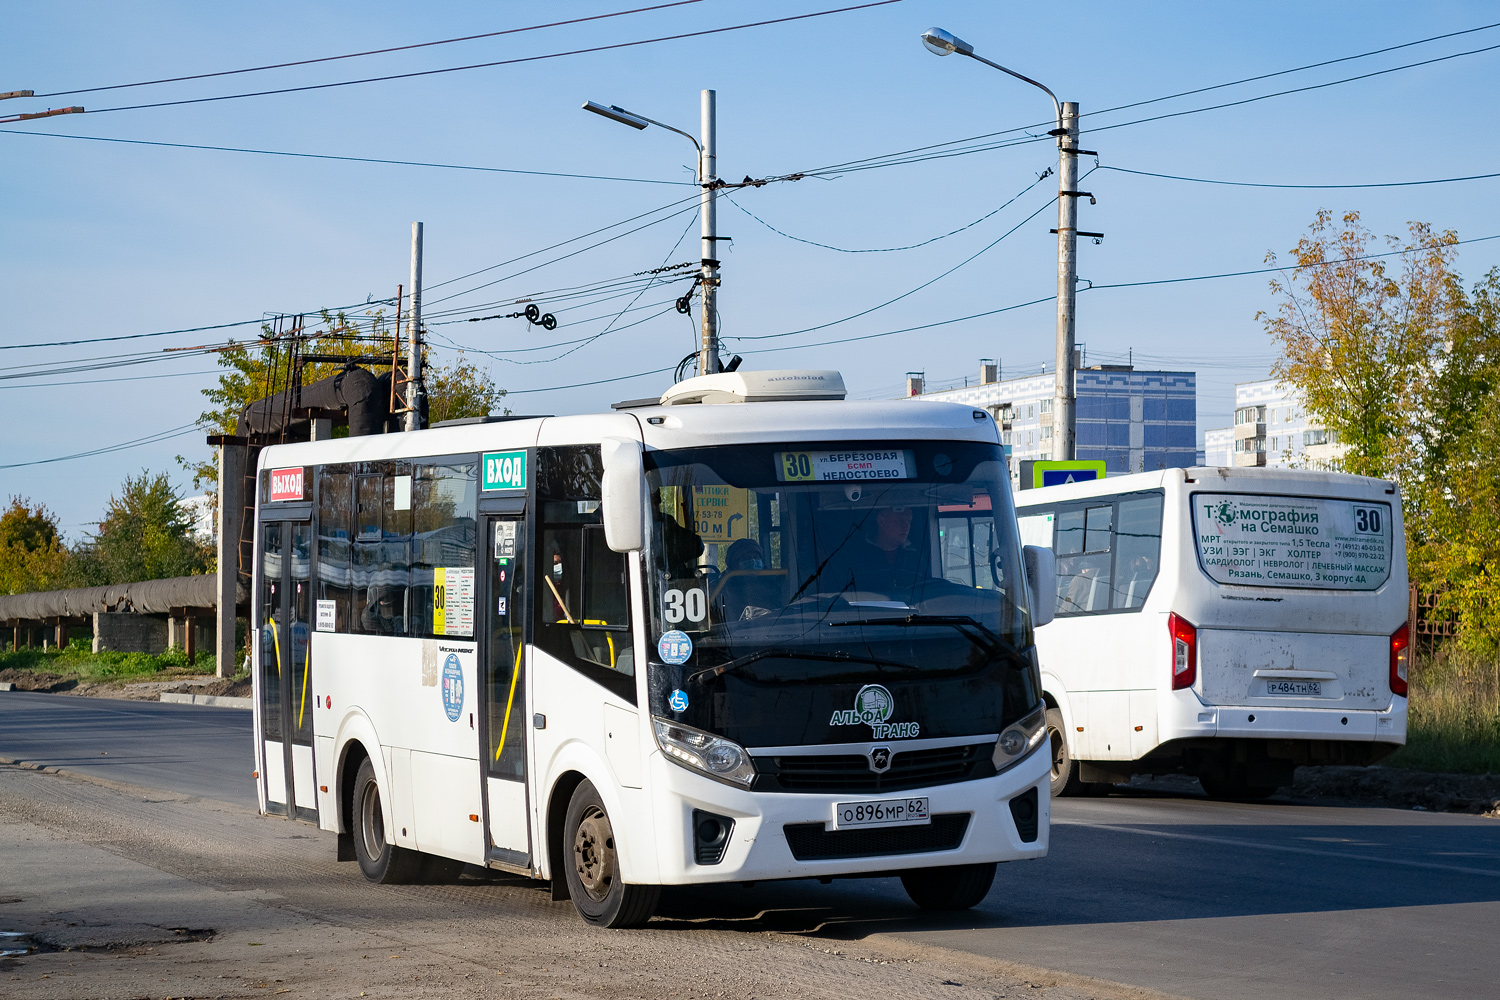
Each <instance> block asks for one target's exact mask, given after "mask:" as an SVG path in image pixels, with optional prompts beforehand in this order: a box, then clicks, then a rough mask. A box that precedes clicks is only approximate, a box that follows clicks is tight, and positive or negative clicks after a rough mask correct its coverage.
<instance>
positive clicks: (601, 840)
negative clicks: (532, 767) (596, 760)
mask: <svg viewBox="0 0 1500 1000" xmlns="http://www.w3.org/2000/svg"><path fill="white" fill-rule="evenodd" d="M563 837H564V841H563V845H562V848H563V850H562V854H563V858H564V864H565V865H566V867H565V869H564V871H565V874H566V876H567V880H568V895H569V896H571V897H572V899H573V907H574V908H575V909H576V910H577V911H578V915H579V916H580V917H582V918H583V921H584V923H586V924H592V925H593V926H595V927H612V928H613V927H640V926H641V925H642V924H644V923H645V922H646V921H648V920H650V919H651V914H652V913H653V912H654V911H655V910H656V902H657V900H658V899H659V898H660V896H661V887H660V886H656V885H627V884H626V882H625V881H624V879H622V878H621V877H620V860H619V859H620V856H619V853H618V852H617V851H616V850H615V834H614V827H613V825H612V824H611V823H610V821H609V813H608V812H606V811H605V808H604V800H603V799H601V798H600V797H599V792H598V790H597V789H596V788H594V786H593V784H592V783H591V782H588V781H584V782H582V783H581V784H580V785H579V786H578V787H577V788H575V789H574V790H573V798H572V799H571V800H570V801H569V802H568V812H567V817H566V819H565V820H564V821H563Z"/></svg>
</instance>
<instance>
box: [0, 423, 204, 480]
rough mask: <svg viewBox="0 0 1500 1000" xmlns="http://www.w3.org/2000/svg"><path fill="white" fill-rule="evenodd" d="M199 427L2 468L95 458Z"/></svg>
mask: <svg viewBox="0 0 1500 1000" xmlns="http://www.w3.org/2000/svg"><path fill="white" fill-rule="evenodd" d="M198 429H199V428H198V422H197V421H194V422H193V423H190V424H183V425H182V426H181V427H174V428H172V429H171V430H169V431H158V432H157V433H155V434H147V435H146V436H145V437H141V438H136V439H135V440H133V441H123V442H121V443H120V444H112V445H109V446H108V447H106V448H95V449H93V450H92V451H80V452H77V453H75V454H72V455H59V456H57V457H56V458H42V459H38V460H36V461H35V462H12V463H11V464H9V465H0V469H24V468H27V467H28V466H32V465H50V464H52V463H53V462H69V461H72V460H73V459H75V458H93V457H94V456H95V455H108V454H109V453H110V452H114V451H125V450H126V449H129V448H139V447H141V446H142V445H147V444H156V443H157V442H159V441H167V440H170V439H171V438H175V437H182V436H183V435H184V434H191V433H193V432H194V431H197V430H198Z"/></svg>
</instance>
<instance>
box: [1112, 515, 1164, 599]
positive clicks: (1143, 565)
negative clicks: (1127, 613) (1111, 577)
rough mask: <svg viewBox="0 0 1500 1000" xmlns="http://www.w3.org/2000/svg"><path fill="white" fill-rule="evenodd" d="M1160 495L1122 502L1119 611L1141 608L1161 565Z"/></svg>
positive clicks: (1117, 576) (1117, 573)
mask: <svg viewBox="0 0 1500 1000" xmlns="http://www.w3.org/2000/svg"><path fill="white" fill-rule="evenodd" d="M1161 512H1162V498H1161V496H1160V495H1156V496H1148V497H1138V498H1135V499H1131V500H1122V501H1120V509H1119V512H1118V516H1117V517H1116V519H1115V588H1114V600H1113V605H1114V607H1115V608H1121V609H1131V608H1139V607H1140V606H1141V605H1143V604H1145V603H1146V595H1147V594H1149V593H1150V592H1151V585H1152V584H1153V583H1154V582H1155V581H1156V573H1157V570H1158V568H1159V567H1160V565H1161Z"/></svg>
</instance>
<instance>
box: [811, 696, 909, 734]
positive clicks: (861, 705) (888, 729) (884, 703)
mask: <svg viewBox="0 0 1500 1000" xmlns="http://www.w3.org/2000/svg"><path fill="white" fill-rule="evenodd" d="M895 711H896V699H895V698H893V697H891V692H890V689H889V688H887V687H886V686H885V685H883V684H866V685H865V686H864V687H862V688H860V689H859V691H858V692H856V693H855V695H854V707H853V708H852V709H851V708H844V709H835V710H834V713H833V716H832V717H831V718H830V719H829V720H828V724H829V725H830V726H857V725H860V724H861V723H863V724H865V725H867V726H869V727H870V735H871V737H872V738H873V739H877V740H901V739H914V738H916V737H917V736H919V735H921V732H922V726H921V724H920V723H916V722H898V723H896V724H894V725H891V724H888V722H887V720H888V719H890V717H891V715H892V714H893V713H894V712H895Z"/></svg>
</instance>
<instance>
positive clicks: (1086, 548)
mask: <svg viewBox="0 0 1500 1000" xmlns="http://www.w3.org/2000/svg"><path fill="white" fill-rule="evenodd" d="M1113 520H1114V505H1113V504H1104V505H1096V506H1092V507H1088V508H1077V507H1075V508H1073V509H1071V510H1064V511H1062V512H1060V513H1059V514H1058V518H1057V557H1058V558H1057V611H1058V614H1091V613H1093V612H1098V611H1108V610H1109V601H1110V586H1109V583H1110V562H1111V555H1110V540H1111V539H1110V529H1111V524H1112V522H1113Z"/></svg>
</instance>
